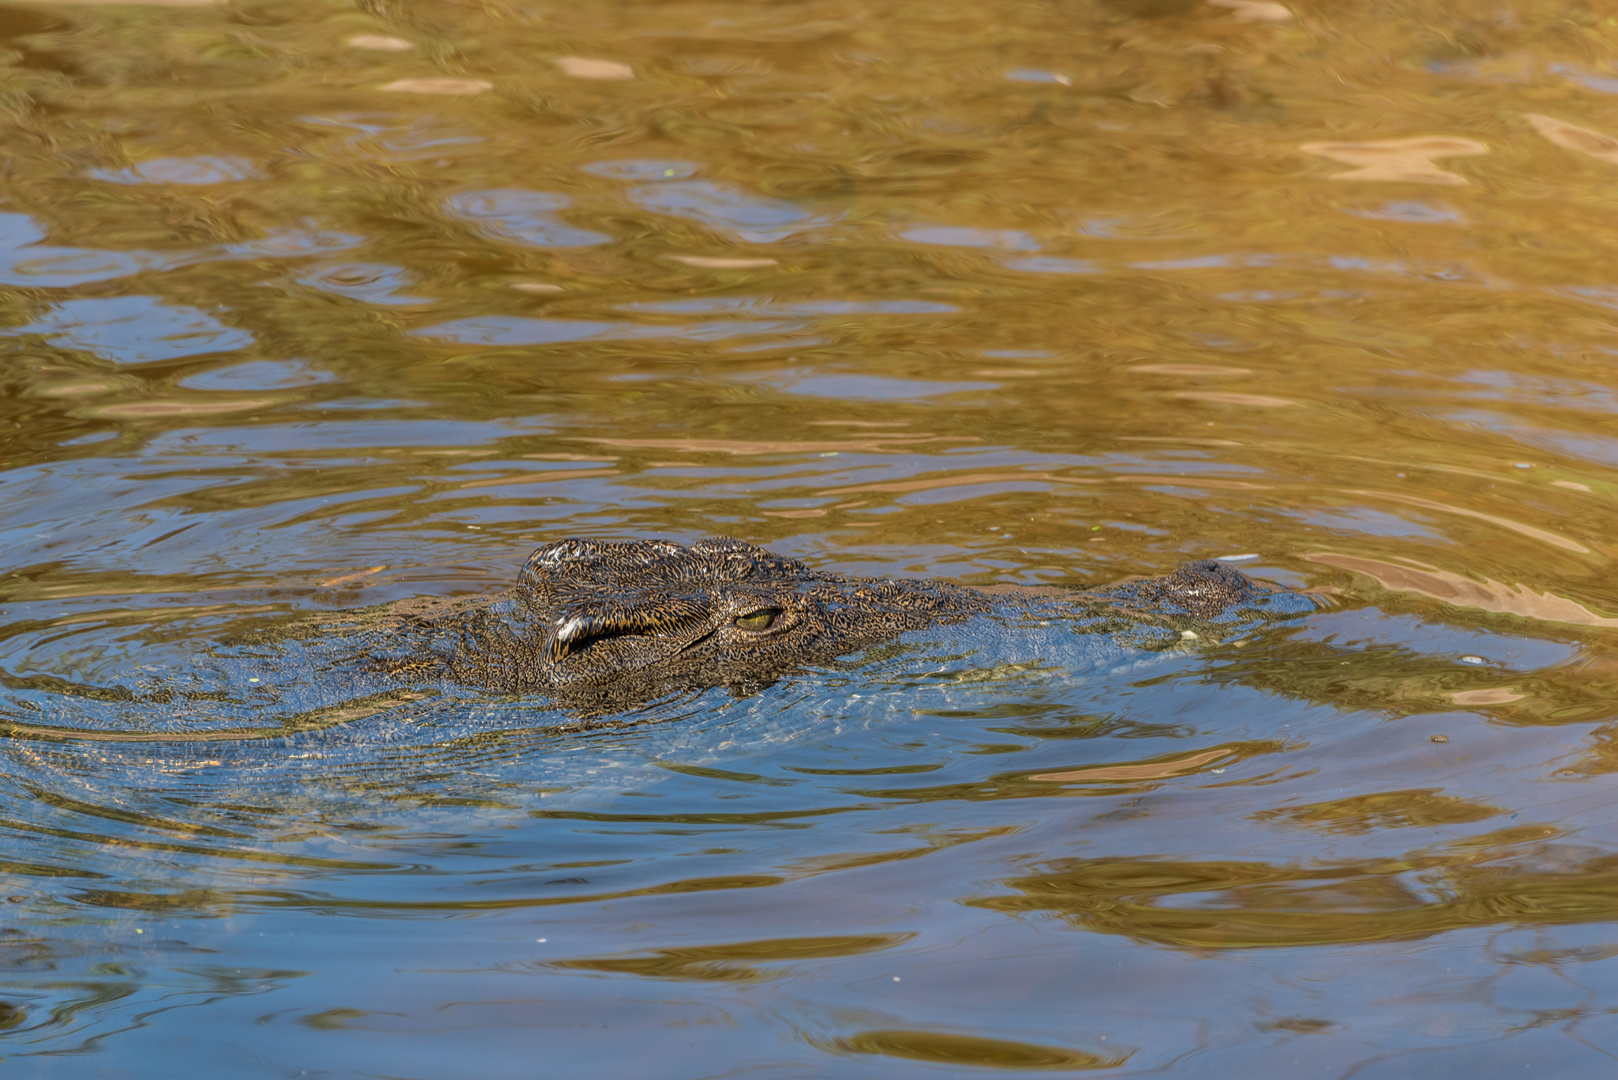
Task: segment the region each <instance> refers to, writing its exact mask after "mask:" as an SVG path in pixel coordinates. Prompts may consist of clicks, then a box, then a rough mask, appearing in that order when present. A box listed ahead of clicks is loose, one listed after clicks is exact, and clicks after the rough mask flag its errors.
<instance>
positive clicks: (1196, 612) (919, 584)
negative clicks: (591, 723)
mask: <svg viewBox="0 0 1618 1080" xmlns="http://www.w3.org/2000/svg"><path fill="white" fill-rule="evenodd" d="M1278 597H1290V598H1293V599H1294V600H1295V601H1296V602H1294V603H1292V604H1287V603H1282V604H1281V605H1280V607H1281V608H1283V609H1286V610H1288V611H1290V612H1296V611H1299V610H1304V609H1307V608H1309V607H1310V606H1312V605H1311V604H1310V603H1309V602H1308V601H1307V600H1306V599H1305V598H1303V597H1302V594H1298V593H1292V592H1290V591H1288V590H1281V589H1277V588H1275V587H1272V586H1267V585H1263V584H1260V583H1259V582H1256V581H1254V580H1253V579H1251V578H1249V577H1247V576H1246V575H1244V574H1242V573H1241V572H1240V571H1238V570H1236V569H1234V568H1232V567H1230V566H1229V565H1227V564H1224V563H1220V562H1217V561H1213V560H1204V561H1200V562H1193V563H1189V564H1187V565H1185V566H1182V567H1181V568H1179V569H1178V570H1176V571H1174V572H1172V573H1170V574H1166V575H1163V576H1160V577H1152V578H1135V579H1127V580H1125V581H1123V582H1120V583H1119V584H1117V585H1114V586H1111V587H1109V588H1104V589H1098V590H1088V591H1077V590H1065V589H1041V588H1033V589H1024V588H1018V587H1015V586H1009V587H1008V586H1002V587H998V588H994V589H989V590H983V589H974V588H970V587H967V586H964V585H958V584H954V583H952V582H948V581H941V580H929V579H910V578H866V577H853V576H847V575H843V574H837V573H831V572H827V571H823V570H817V569H815V568H812V567H810V566H808V565H807V564H805V563H803V562H801V561H799V560H796V559H792V558H789V557H787V556H783V555H780V554H777V553H775V552H771V551H768V550H766V549H764V548H761V547H756V546H754V545H752V544H749V543H746V542H744V541H741V540H737V539H734V538H732V537H727V536H714V537H708V538H706V539H703V540H698V541H696V542H695V543H693V544H691V545H689V546H686V545H683V544H679V543H675V542H673V541H670V540H629V541H617V542H613V541H601V540H591V539H566V540H558V541H555V542H553V543H548V544H545V545H543V546H541V547H540V548H538V549H537V550H536V551H535V552H534V553H533V554H532V555H531V556H529V558H528V560H527V561H526V562H525V563H524V564H523V566H522V569H521V572H520V573H519V575H518V579H517V585H516V587H515V588H514V589H512V590H510V591H509V592H507V593H504V594H501V595H498V596H495V597H489V598H477V599H473V600H470V601H466V600H460V601H436V602H434V601H427V602H420V603H414V604H412V603H410V602H406V604H405V605H404V606H402V607H401V606H400V605H394V606H393V607H392V608H389V609H384V611H383V612H382V613H381V616H380V621H379V622H376V623H372V624H370V625H369V626H367V627H366V629H365V630H364V631H363V633H362V637H363V639H364V642H365V647H366V648H367V649H368V650H369V651H370V654H371V657H370V661H369V662H370V663H371V664H372V665H373V670H376V671H379V672H383V673H386V674H388V675H391V676H393V677H396V678H399V679H403V680H413V681H445V682H450V683H457V684H461V685H465V686H471V687H477V688H481V689H485V690H489V691H493V692H496V693H502V694H526V693H543V694H548V695H550V696H551V697H553V698H555V699H557V700H558V701H559V702H560V703H562V704H564V705H566V706H568V707H571V708H574V709H575V710H578V711H583V712H586V713H597V714H599V713H603V712H609V711H614V710H617V709H622V708H626V707H631V706H633V705H634V704H636V703H638V702H643V701H647V700H651V699H653V698H656V697H658V696H660V695H664V694H667V693H670V692H674V691H680V690H693V689H705V688H711V687H716V686H722V687H726V688H729V689H730V690H731V691H732V693H734V694H736V695H738V696H741V695H745V694H747V693H749V692H751V691H752V690H755V689H757V688H759V687H762V686H766V685H768V684H769V683H770V682H772V681H774V680H775V679H777V678H779V677H780V676H782V675H786V674H789V673H793V672H796V671H801V670H803V669H806V668H812V667H820V666H834V665H836V664H837V663H838V662H839V661H840V659H841V658H843V657H847V656H849V655H850V654H853V653H856V652H859V651H860V650H862V649H866V648H868V647H870V646H873V645H878V644H881V643H884V642H889V641H892V640H894V639H896V638H899V637H900V636H901V635H904V634H905V633H906V632H909V631H919V630H926V629H929V628H932V627H937V626H940V625H946V624H955V623H964V622H967V621H969V620H973V619H976V618H979V617H985V616H989V617H1000V618H1008V617H1010V618H1019V617H1020V618H1028V617H1031V616H1033V615H1036V614H1038V613H1039V612H1040V611H1044V612H1046V613H1052V612H1059V613H1060V614H1061V616H1062V617H1063V618H1065V619H1066V621H1067V622H1068V624H1069V626H1070V627H1072V628H1076V629H1081V630H1083V631H1086V632H1095V631H1111V632H1115V633H1121V634H1124V635H1125V636H1127V637H1129V638H1130V640H1131V641H1132V642H1133V644H1134V645H1135V646H1136V647H1142V648H1153V647H1163V646H1164V645H1166V644H1182V643H1184V642H1185V641H1186V640H1188V639H1196V640H1201V639H1203V638H1207V637H1213V638H1214V639H1215V640H1217V638H1218V636H1219V634H1220V632H1221V631H1220V629H1219V627H1220V625H1221V624H1224V628H1225V631H1226V632H1228V631H1229V630H1231V629H1233V625H1231V624H1232V620H1233V619H1236V618H1237V617H1238V616H1239V615H1240V613H1243V612H1246V613H1249V614H1250V613H1253V612H1256V611H1258V610H1260V609H1264V608H1265V607H1266V606H1268V607H1270V608H1274V607H1275V604H1274V601H1275V600H1276V599H1277V598H1278ZM1042 625H1049V623H1048V620H1047V621H1046V622H1045V623H1043V624H1042ZM1199 627H1200V629H1198V628H1199ZM1210 628H1212V632H1211V633H1210ZM1055 632H1058V633H1059V632H1060V631H1055ZM379 646H380V647H379Z"/></svg>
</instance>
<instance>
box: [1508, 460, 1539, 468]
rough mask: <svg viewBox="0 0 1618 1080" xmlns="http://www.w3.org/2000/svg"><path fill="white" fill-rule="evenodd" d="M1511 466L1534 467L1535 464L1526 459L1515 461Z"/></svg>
mask: <svg viewBox="0 0 1618 1080" xmlns="http://www.w3.org/2000/svg"><path fill="white" fill-rule="evenodd" d="M1511 467H1512V468H1513V469H1532V468H1533V467H1534V466H1533V465H1532V464H1530V463H1529V462H1526V461H1513V462H1512V463H1511Z"/></svg>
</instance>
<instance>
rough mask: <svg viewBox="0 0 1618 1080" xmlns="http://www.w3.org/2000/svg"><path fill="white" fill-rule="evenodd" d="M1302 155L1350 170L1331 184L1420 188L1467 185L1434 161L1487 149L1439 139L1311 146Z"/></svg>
mask: <svg viewBox="0 0 1618 1080" xmlns="http://www.w3.org/2000/svg"><path fill="white" fill-rule="evenodd" d="M1298 149H1300V150H1302V151H1303V152H1304V153H1306V154H1314V155H1316V156H1317V157H1324V158H1330V159H1331V160H1333V161H1338V162H1341V163H1343V164H1344V165H1352V166H1354V168H1352V169H1350V170H1348V171H1347V172H1339V173H1332V174H1331V178H1332V179H1333V180H1397V181H1406V182H1414V183H1421V184H1467V183H1470V182H1471V181H1469V180H1467V179H1466V177H1464V176H1460V175H1458V174H1456V173H1452V172H1449V171H1448V170H1445V169H1441V168H1439V167H1438V165H1436V164H1435V163H1434V161H1433V159H1434V158H1448V157H1474V156H1476V155H1478V154H1487V153H1488V152H1489V148H1488V147H1487V146H1485V145H1484V144H1482V143H1480V142H1477V141H1475V140H1473V139H1459V138H1452V137H1446V136H1442V135H1438V136H1430V137H1426V138H1417V139H1382V140H1379V141H1374V142H1311V143H1304V144H1303V145H1302V146H1300V147H1298Z"/></svg>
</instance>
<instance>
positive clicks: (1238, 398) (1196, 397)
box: [1174, 390, 1297, 409]
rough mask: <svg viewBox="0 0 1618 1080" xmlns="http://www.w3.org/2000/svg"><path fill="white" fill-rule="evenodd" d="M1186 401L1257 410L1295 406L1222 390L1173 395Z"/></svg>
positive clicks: (1278, 399) (1281, 400) (1282, 400)
mask: <svg viewBox="0 0 1618 1080" xmlns="http://www.w3.org/2000/svg"><path fill="white" fill-rule="evenodd" d="M1174 396H1175V397H1177V398H1184V399H1185V400H1187V401H1211V402H1213V403H1214V404H1216V405H1254V406H1257V407H1259V408H1269V409H1274V408H1282V407H1284V406H1287V405H1296V404H1297V402H1296V401H1292V400H1291V399H1289V398H1283V397H1270V396H1269V395H1268V394H1233V393H1228V392H1226V391H1223V390H1181V391H1179V392H1178V393H1176V394H1175V395H1174Z"/></svg>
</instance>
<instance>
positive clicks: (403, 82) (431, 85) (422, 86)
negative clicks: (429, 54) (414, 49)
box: [381, 78, 494, 96]
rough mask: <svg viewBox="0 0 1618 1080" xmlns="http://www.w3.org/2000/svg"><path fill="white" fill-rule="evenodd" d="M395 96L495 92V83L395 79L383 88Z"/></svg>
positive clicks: (434, 79)
mask: <svg viewBox="0 0 1618 1080" xmlns="http://www.w3.org/2000/svg"><path fill="white" fill-rule="evenodd" d="M381 89H383V90H388V91H391V92H392V93H395V94H447V95H450V96H464V95H467V94H481V93H483V92H484V91H485V90H493V89H494V83H492V82H490V81H489V80H487V79H451V78H428V79H395V80H393V81H392V82H390V83H387V84H385V85H383V86H382V87H381Z"/></svg>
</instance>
